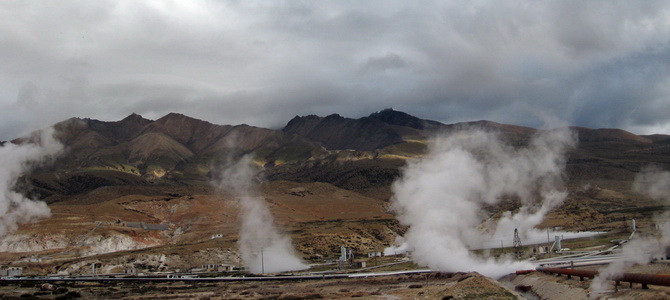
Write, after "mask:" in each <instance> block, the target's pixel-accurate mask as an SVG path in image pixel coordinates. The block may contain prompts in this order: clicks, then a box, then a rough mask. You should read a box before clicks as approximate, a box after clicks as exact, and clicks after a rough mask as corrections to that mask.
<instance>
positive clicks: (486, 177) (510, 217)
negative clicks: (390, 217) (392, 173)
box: [392, 128, 576, 277]
mask: <svg viewBox="0 0 670 300" xmlns="http://www.w3.org/2000/svg"><path fill="white" fill-rule="evenodd" d="M575 143H576V138H575V136H574V134H573V133H572V132H571V131H569V130H568V129H567V128H564V129H555V130H548V131H543V132H540V133H538V134H537V135H536V136H534V137H533V139H532V140H531V141H530V143H529V145H528V146H526V147H523V148H519V149H515V148H514V147H512V146H511V145H509V144H507V143H506V142H504V141H503V140H502V139H501V138H500V137H498V136H497V135H496V134H494V133H490V132H485V131H482V130H478V129H466V130H462V131H456V132H454V133H451V134H450V135H448V136H446V137H441V138H437V139H436V140H435V142H434V143H433V144H432V145H431V146H430V149H429V153H428V154H427V155H426V156H425V157H424V158H422V159H419V160H415V161H409V162H408V164H407V166H406V167H405V168H404V169H403V171H402V176H401V178H400V179H398V180H397V181H396V182H395V183H394V185H393V192H394V196H393V199H392V201H393V207H394V208H395V210H396V211H397V217H398V219H399V220H400V222H401V223H402V224H405V225H408V226H409V229H408V231H407V233H406V234H405V236H404V239H405V242H406V243H407V246H408V248H409V249H411V251H412V258H413V259H414V260H415V261H416V262H417V263H419V264H422V265H427V266H429V267H431V268H435V269H439V270H442V271H477V272H480V273H482V274H484V275H487V276H491V277H499V276H502V275H505V274H508V273H510V272H513V271H515V270H518V269H526V268H531V267H532V265H531V264H530V263H529V262H523V261H514V260H512V259H510V258H501V259H494V258H491V257H484V256H477V255H474V254H472V253H471V252H470V250H471V249H476V248H478V247H480V246H481V243H482V241H486V240H488V239H491V238H492V237H493V236H494V235H495V232H496V231H502V232H505V233H507V234H509V235H510V236H511V235H512V234H513V231H514V228H518V229H519V232H520V235H521V236H522V239H523V237H524V236H525V235H526V234H530V233H531V232H532V231H533V228H534V227H535V226H536V225H538V224H539V223H540V222H541V221H542V218H543V217H544V215H545V214H546V213H548V212H549V211H550V210H551V209H553V208H555V207H557V206H558V205H560V204H561V203H562V201H563V200H564V199H565V197H566V193H565V192H564V191H563V186H562V174H563V169H564V165H565V152H566V151H567V150H568V149H570V148H571V147H573V146H574V145H575ZM505 199H508V200H509V199H518V201H519V203H520V208H519V209H518V211H516V212H514V213H512V212H508V213H506V214H504V215H503V216H502V217H501V218H500V219H498V220H497V221H493V220H488V222H486V224H484V225H483V222H484V221H486V220H487V219H488V218H489V216H487V215H484V214H483V213H482V211H483V207H484V206H485V205H492V204H496V203H499V202H501V201H503V200H505ZM508 246H510V245H508Z"/></svg>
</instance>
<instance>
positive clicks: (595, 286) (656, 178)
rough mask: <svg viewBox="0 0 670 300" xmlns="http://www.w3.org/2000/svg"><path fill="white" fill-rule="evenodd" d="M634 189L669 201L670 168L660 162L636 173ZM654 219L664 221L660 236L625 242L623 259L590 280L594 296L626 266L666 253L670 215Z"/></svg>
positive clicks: (644, 262) (669, 245)
mask: <svg viewBox="0 0 670 300" xmlns="http://www.w3.org/2000/svg"><path fill="white" fill-rule="evenodd" d="M633 190H634V191H636V192H638V193H641V194H643V195H646V196H648V197H650V198H652V199H654V200H657V201H661V202H663V203H664V204H665V205H670V171H665V170H663V169H662V168H660V167H659V166H655V165H649V166H646V167H644V168H643V169H642V170H641V171H640V173H638V174H637V175H636V176H635V180H634V181H633ZM654 220H655V222H657V223H658V224H662V226H661V228H660V229H661V232H660V233H661V234H660V236H659V237H656V236H648V237H639V238H638V237H636V238H634V239H633V240H631V241H630V242H628V243H626V244H624V246H623V249H622V253H621V257H620V259H618V260H616V261H614V262H612V263H611V264H609V265H607V266H606V267H603V268H601V269H600V270H598V271H599V273H598V276H596V277H595V278H594V279H593V281H592V282H591V291H592V295H593V297H597V296H598V295H600V294H602V293H603V292H605V291H607V290H608V289H609V288H610V285H611V282H608V280H610V279H611V278H614V277H615V276H617V275H621V274H623V273H624V272H625V271H626V269H628V268H629V267H631V266H634V265H636V264H646V263H648V262H650V261H651V260H652V259H653V258H655V257H658V256H663V255H665V254H666V251H667V249H668V247H670V222H668V220H670V215H669V214H668V213H665V214H663V215H658V216H655V217H654Z"/></svg>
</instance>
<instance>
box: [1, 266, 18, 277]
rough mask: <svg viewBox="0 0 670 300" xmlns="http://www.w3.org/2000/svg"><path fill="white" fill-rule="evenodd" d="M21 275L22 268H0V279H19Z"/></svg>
mask: <svg viewBox="0 0 670 300" xmlns="http://www.w3.org/2000/svg"><path fill="white" fill-rule="evenodd" d="M22 275H23V268H22V267H8V266H2V267H0V277H21V276H22Z"/></svg>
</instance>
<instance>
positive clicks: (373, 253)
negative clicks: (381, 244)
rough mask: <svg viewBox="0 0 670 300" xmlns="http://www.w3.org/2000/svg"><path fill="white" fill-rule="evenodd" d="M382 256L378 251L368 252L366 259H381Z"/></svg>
mask: <svg viewBox="0 0 670 300" xmlns="http://www.w3.org/2000/svg"><path fill="white" fill-rule="evenodd" d="M382 256H384V255H383V253H382V252H379V251H374V252H368V257H382Z"/></svg>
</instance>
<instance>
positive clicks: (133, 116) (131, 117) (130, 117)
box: [121, 113, 147, 122]
mask: <svg viewBox="0 0 670 300" xmlns="http://www.w3.org/2000/svg"><path fill="white" fill-rule="evenodd" d="M143 120H147V119H145V118H143V117H142V116H141V115H138V114H136V113H132V114H130V115H128V116H127V117H125V118H123V120H121V122H127V121H134V122H138V121H143Z"/></svg>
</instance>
